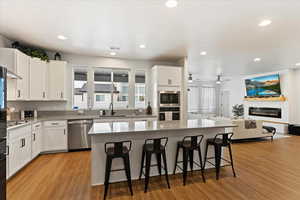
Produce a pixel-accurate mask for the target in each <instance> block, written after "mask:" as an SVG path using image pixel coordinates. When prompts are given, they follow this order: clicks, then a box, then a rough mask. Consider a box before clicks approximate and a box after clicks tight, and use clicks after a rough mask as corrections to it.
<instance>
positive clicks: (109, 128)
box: [89, 119, 236, 135]
mask: <svg viewBox="0 0 300 200" xmlns="http://www.w3.org/2000/svg"><path fill="white" fill-rule="evenodd" d="M232 127H236V125H235V124H233V123H231V122H230V121H215V120H209V119H189V120H178V121H157V120H138V119H136V120H126V121H121V120H119V121H114V122H94V124H93V126H92V128H91V129H90V131H89V134H90V135H98V134H112V133H130V132H131V133H132V132H147V131H170V130H185V129H204V128H232Z"/></svg>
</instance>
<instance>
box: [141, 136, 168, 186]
mask: <svg viewBox="0 0 300 200" xmlns="http://www.w3.org/2000/svg"><path fill="white" fill-rule="evenodd" d="M167 143H168V138H167V137H162V138H155V139H147V140H145V144H144V145H143V153H142V163H141V170H140V177H139V178H140V179H141V178H142V174H144V172H143V169H144V168H146V173H145V174H144V175H145V189H144V192H147V189H148V184H149V178H150V167H155V166H157V168H158V172H159V175H160V176H161V168H163V169H164V171H165V177H166V180H167V184H168V188H169V189H170V184H169V177H168V167H167V158H166V145H167ZM152 154H155V155H156V159H157V164H153V165H151V157H152ZM145 157H146V165H145V166H144V161H145ZM161 158H162V159H163V163H164V167H162V166H161Z"/></svg>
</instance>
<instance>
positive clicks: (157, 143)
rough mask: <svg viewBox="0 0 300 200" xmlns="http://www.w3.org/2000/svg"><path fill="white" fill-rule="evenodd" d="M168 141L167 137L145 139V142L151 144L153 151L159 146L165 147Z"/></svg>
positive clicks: (158, 149)
mask: <svg viewBox="0 0 300 200" xmlns="http://www.w3.org/2000/svg"><path fill="white" fill-rule="evenodd" d="M167 143H168V138H167V137H162V138H152V139H146V140H145V144H146V145H147V144H153V150H154V151H160V150H161V147H164V148H165V147H166V146H167Z"/></svg>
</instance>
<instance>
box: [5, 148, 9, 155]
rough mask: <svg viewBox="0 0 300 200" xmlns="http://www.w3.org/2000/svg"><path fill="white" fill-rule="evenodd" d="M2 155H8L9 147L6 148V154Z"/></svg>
mask: <svg viewBox="0 0 300 200" xmlns="http://www.w3.org/2000/svg"><path fill="white" fill-rule="evenodd" d="M4 155H6V156H8V155H9V146H6V153H5V154H4Z"/></svg>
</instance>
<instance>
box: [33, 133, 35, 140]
mask: <svg viewBox="0 0 300 200" xmlns="http://www.w3.org/2000/svg"><path fill="white" fill-rule="evenodd" d="M33 141H35V133H34V134H33Z"/></svg>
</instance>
